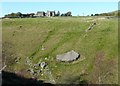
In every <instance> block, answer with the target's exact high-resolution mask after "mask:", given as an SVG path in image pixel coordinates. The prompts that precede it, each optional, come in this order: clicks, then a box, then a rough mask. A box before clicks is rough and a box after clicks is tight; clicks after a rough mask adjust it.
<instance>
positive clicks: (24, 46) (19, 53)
mask: <svg viewBox="0 0 120 86" xmlns="http://www.w3.org/2000/svg"><path fill="white" fill-rule="evenodd" d="M93 22H96V23H97V25H96V26H95V27H94V28H93V29H92V30H91V31H89V32H87V33H86V32H85V30H86V29H87V28H88V27H89V26H90V25H91V24H92V23H93ZM2 26H3V27H2V28H3V29H2V32H3V41H2V43H3V51H4V52H5V56H7V59H9V60H10V61H9V60H8V61H7V64H9V65H10V66H9V67H8V68H6V70H9V71H13V72H14V71H20V70H22V69H24V70H25V69H26V68H27V66H26V65H25V59H26V57H29V58H30V59H31V60H32V63H37V62H38V61H39V60H42V61H45V60H44V58H46V57H47V58H48V60H47V62H48V64H49V67H50V70H51V72H52V75H53V77H54V79H55V81H56V83H70V82H69V81H68V80H69V78H70V79H71V77H72V76H73V77H75V78H73V79H74V80H71V81H73V82H75V83H81V80H83V81H84V80H85V81H87V82H88V83H94V84H95V83H104V84H115V83H116V84H117V83H118V78H117V76H118V75H117V74H118V62H117V60H118V22H117V19H100V17H53V18H24V19H4V20H3V21H2ZM20 26H22V27H20ZM85 35H86V36H85ZM42 46H44V47H45V50H44V51H42V50H41V47H42ZM70 50H75V51H76V52H78V53H80V55H81V57H80V59H79V60H78V61H75V62H73V63H63V62H57V61H56V59H55V57H56V55H58V54H62V53H65V52H67V51H70ZM11 55H14V56H11ZM15 57H21V60H20V63H19V64H17V63H14V58H15ZM99 58H101V59H100V60H99ZM81 59H83V60H82V61H81ZM96 59H97V60H96ZM11 61H12V62H13V64H11V63H9V62H11ZM96 64H98V65H96ZM111 64H113V66H112V65H111ZM110 65H111V66H110ZM55 66H57V67H55ZM108 71H109V73H108V75H106V77H105V78H104V76H105V74H106V73H107V72H108ZM84 73H85V74H86V75H83V76H81V74H84ZM27 75H28V74H26V77H28V76H27ZM70 76H71V77H70ZM99 76H100V77H101V78H102V80H101V81H100V82H98V81H99V80H98V78H99ZM45 77H46V78H45ZM57 77H59V78H57ZM76 77H77V78H76ZM39 79H41V80H42V79H48V77H47V76H43V77H41V76H40V77H39ZM78 79H79V80H78ZM47 81H49V80H47Z"/></svg>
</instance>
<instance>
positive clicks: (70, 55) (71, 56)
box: [56, 50, 80, 62]
mask: <svg viewBox="0 0 120 86" xmlns="http://www.w3.org/2000/svg"><path fill="white" fill-rule="evenodd" d="M79 57H80V54H78V53H76V52H75V51H74V50H71V51H69V52H67V53H65V54H62V55H57V56H56V59H57V60H58V61H63V62H71V61H74V60H77V59H78V58H79Z"/></svg>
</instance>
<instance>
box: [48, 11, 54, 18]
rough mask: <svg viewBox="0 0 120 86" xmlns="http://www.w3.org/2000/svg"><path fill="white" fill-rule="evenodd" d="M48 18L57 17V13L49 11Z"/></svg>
mask: <svg viewBox="0 0 120 86" xmlns="http://www.w3.org/2000/svg"><path fill="white" fill-rule="evenodd" d="M46 16H48V17H53V16H55V11H47V13H46Z"/></svg>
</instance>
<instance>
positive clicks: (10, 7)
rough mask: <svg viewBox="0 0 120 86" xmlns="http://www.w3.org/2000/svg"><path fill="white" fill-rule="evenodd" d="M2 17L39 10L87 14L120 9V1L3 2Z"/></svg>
mask: <svg viewBox="0 0 120 86" xmlns="http://www.w3.org/2000/svg"><path fill="white" fill-rule="evenodd" d="M0 10H2V11H1V13H0V17H3V16H4V15H5V14H9V13H12V12H14V13H17V12H21V13H37V11H45V12H46V11H47V10H50V11H53V10H55V11H56V12H57V11H60V13H65V12H68V11H71V12H72V15H73V16H77V15H80V16H83V15H84V16H86V15H91V14H95V13H104V12H111V11H115V10H118V2H2V3H0Z"/></svg>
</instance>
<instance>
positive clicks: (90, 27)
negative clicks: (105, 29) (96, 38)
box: [86, 22, 96, 32]
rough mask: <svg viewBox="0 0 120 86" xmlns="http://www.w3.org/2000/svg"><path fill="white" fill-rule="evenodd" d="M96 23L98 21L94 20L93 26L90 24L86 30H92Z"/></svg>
mask: <svg viewBox="0 0 120 86" xmlns="http://www.w3.org/2000/svg"><path fill="white" fill-rule="evenodd" d="M95 25H96V22H94V23H93V24H92V25H91V26H89V28H88V29H87V30H86V32H87V31H89V30H91V29H92V28H93V27H94V26H95Z"/></svg>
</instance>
